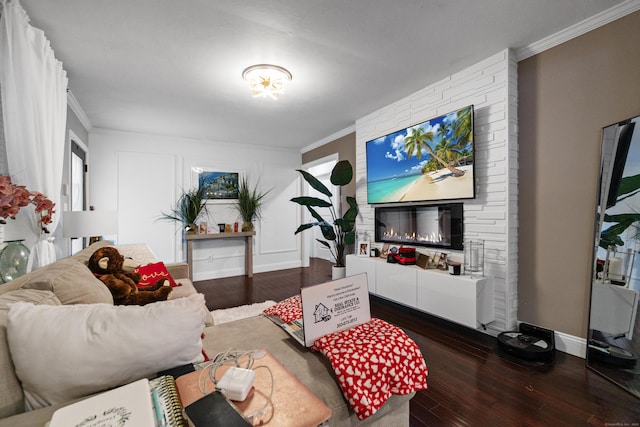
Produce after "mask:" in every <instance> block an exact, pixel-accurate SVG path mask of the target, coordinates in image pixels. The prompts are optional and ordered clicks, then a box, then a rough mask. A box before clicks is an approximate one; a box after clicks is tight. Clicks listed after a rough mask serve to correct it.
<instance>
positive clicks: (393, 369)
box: [264, 295, 429, 420]
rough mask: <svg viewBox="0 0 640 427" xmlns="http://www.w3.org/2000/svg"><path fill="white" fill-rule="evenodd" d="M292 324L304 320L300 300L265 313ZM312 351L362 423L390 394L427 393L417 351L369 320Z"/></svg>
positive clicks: (394, 328) (398, 333) (397, 332)
mask: <svg viewBox="0 0 640 427" xmlns="http://www.w3.org/2000/svg"><path fill="white" fill-rule="evenodd" d="M264 312H265V314H268V315H270V316H276V317H279V318H280V319H281V320H282V321H283V322H291V321H293V320H295V319H300V318H301V317H302V308H301V301H300V295H296V296H294V297H291V298H287V299H286V300H284V301H281V302H280V303H278V304H276V305H275V306H273V307H270V308H268V309H267V310H265V311H264ZM311 349H312V350H316V351H319V352H321V353H322V354H324V356H325V357H326V358H327V359H329V361H330V362H331V365H332V366H333V369H334V371H335V374H336V378H337V379H338V385H339V386H340V389H341V390H342V393H343V394H344V396H345V398H346V399H347V401H348V402H349V405H350V406H351V408H352V409H353V410H354V412H355V413H356V416H357V417H358V418H359V419H361V420H364V419H366V418H368V417H370V416H371V415H373V414H375V413H376V412H377V411H378V409H380V408H381V407H382V405H384V403H385V402H386V401H387V400H388V399H389V397H390V396H391V395H392V394H400V395H404V394H409V393H412V392H415V391H418V390H425V389H426V388H427V376H428V374H429V372H428V369H427V365H426V363H425V361H424V358H423V357H422V352H421V351H420V348H419V347H418V345H417V344H416V343H415V342H414V341H413V340H412V339H411V338H410V337H409V336H407V334H405V333H404V331H403V330H402V329H400V328H398V327H397V326H393V325H391V324H389V323H387V322H385V321H384V320H381V319H377V318H372V319H371V321H369V322H367V323H364V324H362V325H359V326H356V327H353V328H350V329H347V330H344V331H340V332H334V333H332V334H328V335H325V336H324V337H322V338H319V339H317V340H316V341H315V343H314V344H313V346H312V347H311Z"/></svg>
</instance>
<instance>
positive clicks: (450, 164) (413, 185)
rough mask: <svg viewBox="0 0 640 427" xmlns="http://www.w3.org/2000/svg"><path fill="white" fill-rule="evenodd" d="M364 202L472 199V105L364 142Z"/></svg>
mask: <svg viewBox="0 0 640 427" xmlns="http://www.w3.org/2000/svg"><path fill="white" fill-rule="evenodd" d="M366 149H367V198H368V202H369V203H392V202H418V201H431V200H448V199H468V198H472V197H474V179H473V106H468V107H465V108H462V109H460V110H457V111H454V112H452V113H449V114H444V115H442V116H439V117H436V118H434V119H431V120H428V121H426V122H423V123H419V124H417V125H413V126H410V127H408V128H405V129H402V130H399V131H397V132H394V133H390V134H388V135H385V136H382V137H380V138H377V139H374V140H371V141H369V142H367V145H366Z"/></svg>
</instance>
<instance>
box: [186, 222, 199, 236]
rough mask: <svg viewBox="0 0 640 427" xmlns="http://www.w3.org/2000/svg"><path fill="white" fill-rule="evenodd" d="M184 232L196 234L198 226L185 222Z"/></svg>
mask: <svg viewBox="0 0 640 427" xmlns="http://www.w3.org/2000/svg"><path fill="white" fill-rule="evenodd" d="M184 232H185V233H186V234H196V233H197V232H198V227H197V226H196V225H195V224H187V225H185V226H184Z"/></svg>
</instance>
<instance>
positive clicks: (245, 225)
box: [242, 221, 253, 231]
mask: <svg viewBox="0 0 640 427" xmlns="http://www.w3.org/2000/svg"><path fill="white" fill-rule="evenodd" d="M242 231H253V222H251V221H248V222H243V223H242Z"/></svg>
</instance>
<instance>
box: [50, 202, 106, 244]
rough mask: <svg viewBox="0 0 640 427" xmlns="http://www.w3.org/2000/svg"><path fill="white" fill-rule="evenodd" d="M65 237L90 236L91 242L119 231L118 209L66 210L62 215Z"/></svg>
mask: <svg viewBox="0 0 640 427" xmlns="http://www.w3.org/2000/svg"><path fill="white" fill-rule="evenodd" d="M62 228H63V231H62V235H63V236H64V237H70V238H74V237H89V244H92V243H95V242H97V241H99V240H102V236H104V235H108V234H116V233H117V232H118V211H94V210H89V211H66V212H64V213H63V215H62Z"/></svg>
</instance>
